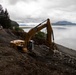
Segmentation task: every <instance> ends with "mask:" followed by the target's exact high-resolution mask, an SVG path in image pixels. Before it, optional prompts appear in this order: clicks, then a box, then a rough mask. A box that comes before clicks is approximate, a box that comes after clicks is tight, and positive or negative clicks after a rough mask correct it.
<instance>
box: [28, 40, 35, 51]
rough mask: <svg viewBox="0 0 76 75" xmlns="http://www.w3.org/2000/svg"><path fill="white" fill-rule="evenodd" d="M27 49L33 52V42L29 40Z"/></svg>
mask: <svg viewBox="0 0 76 75" xmlns="http://www.w3.org/2000/svg"><path fill="white" fill-rule="evenodd" d="M28 49H29V50H30V51H31V50H34V41H33V40H30V41H29V44H28Z"/></svg>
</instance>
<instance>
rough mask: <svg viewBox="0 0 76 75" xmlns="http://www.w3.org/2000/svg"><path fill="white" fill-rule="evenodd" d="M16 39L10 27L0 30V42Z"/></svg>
mask: <svg viewBox="0 0 76 75" xmlns="http://www.w3.org/2000/svg"><path fill="white" fill-rule="evenodd" d="M14 39H17V36H15V35H14V34H13V33H12V32H11V30H10V29H2V30H0V42H5V43H9V42H10V41H11V40H14Z"/></svg>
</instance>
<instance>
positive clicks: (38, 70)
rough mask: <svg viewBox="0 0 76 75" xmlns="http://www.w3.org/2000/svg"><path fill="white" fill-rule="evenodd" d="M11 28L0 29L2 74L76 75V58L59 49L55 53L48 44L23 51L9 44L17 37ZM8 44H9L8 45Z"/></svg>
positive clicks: (0, 66) (0, 70)
mask: <svg viewBox="0 0 76 75" xmlns="http://www.w3.org/2000/svg"><path fill="white" fill-rule="evenodd" d="M17 38H18V37H17V36H15V35H14V34H13V33H12V32H11V30H4V29H3V30H0V75H76V60H75V59H73V58H72V57H70V56H67V55H65V54H63V53H61V52H59V51H55V53H54V54H53V55H51V54H50V53H49V50H48V48H47V47H46V46H41V45H40V46H39V45H35V49H34V51H33V52H30V53H29V54H27V53H21V52H19V51H18V50H15V49H13V48H11V47H10V46H9V42H10V40H14V39H17ZM7 44H8V45H7Z"/></svg>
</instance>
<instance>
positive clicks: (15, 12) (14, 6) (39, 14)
mask: <svg viewBox="0 0 76 75" xmlns="http://www.w3.org/2000/svg"><path fill="white" fill-rule="evenodd" d="M0 1H1V0H0ZM1 3H2V5H3V7H5V8H7V9H8V11H9V14H10V17H11V19H13V20H26V19H27V18H31V19H32V18H33V19H37V18H38V19H39V18H41V19H42V18H43V19H46V18H50V19H51V20H52V21H58V20H67V21H73V22H76V17H75V16H76V4H75V3H76V0H2V2H1ZM31 19H30V20H31Z"/></svg>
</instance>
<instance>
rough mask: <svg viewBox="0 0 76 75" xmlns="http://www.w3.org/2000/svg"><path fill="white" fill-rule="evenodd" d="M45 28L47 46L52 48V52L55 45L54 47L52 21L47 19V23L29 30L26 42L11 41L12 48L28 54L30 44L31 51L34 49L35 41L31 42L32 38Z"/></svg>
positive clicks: (44, 22)
mask: <svg viewBox="0 0 76 75" xmlns="http://www.w3.org/2000/svg"><path fill="white" fill-rule="evenodd" d="M43 28H46V30H47V37H46V43H47V46H48V47H49V48H50V50H54V48H55V45H54V34H53V29H52V26H51V23H50V19H47V20H45V21H43V22H42V23H40V24H39V25H37V26H36V27H34V28H32V29H31V30H29V32H28V33H27V34H26V37H25V39H24V40H13V41H10V44H11V46H12V47H14V48H16V49H20V50H22V51H23V52H28V51H29V49H28V48H29V46H30V45H29V44H31V49H33V44H34V43H33V41H32V40H31V38H32V37H33V36H34V35H35V34H36V33H37V32H39V31H40V30H42V29H43Z"/></svg>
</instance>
